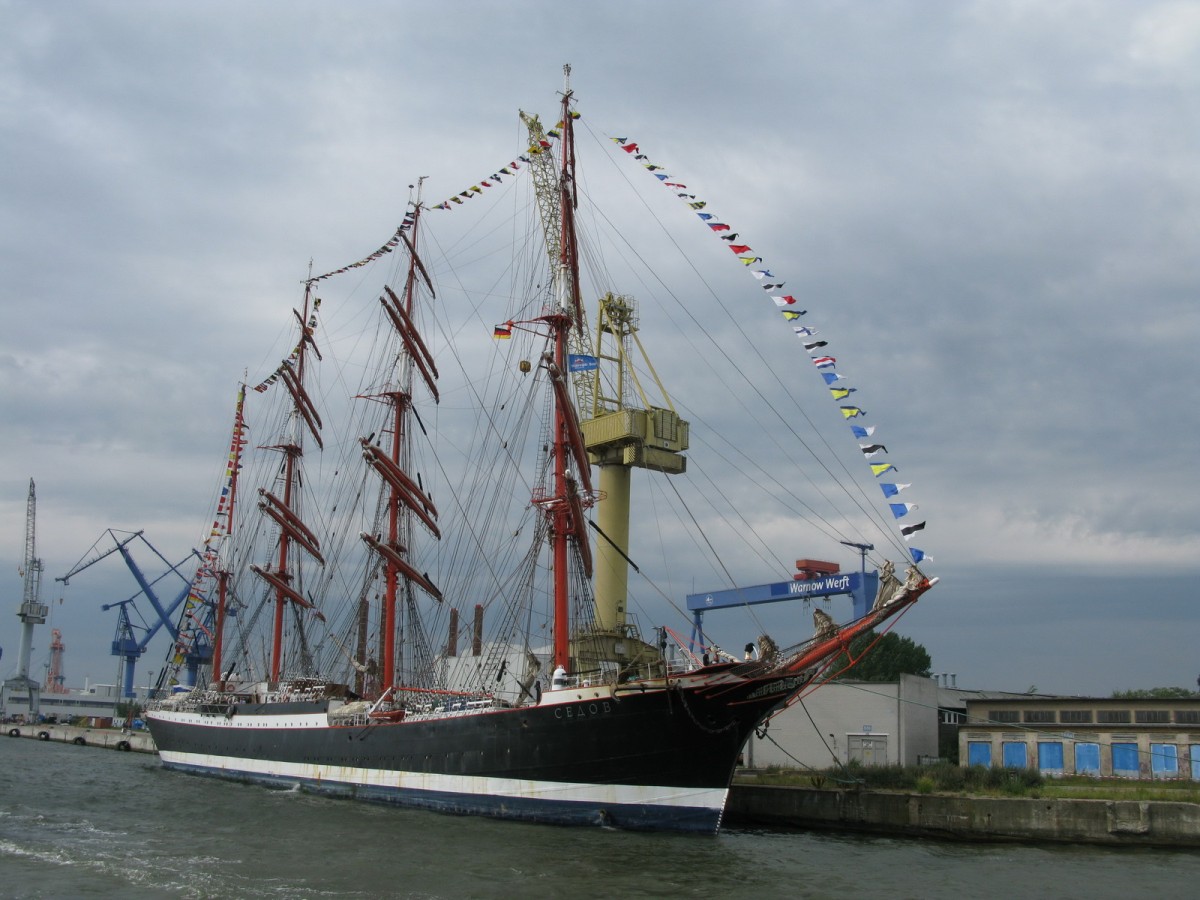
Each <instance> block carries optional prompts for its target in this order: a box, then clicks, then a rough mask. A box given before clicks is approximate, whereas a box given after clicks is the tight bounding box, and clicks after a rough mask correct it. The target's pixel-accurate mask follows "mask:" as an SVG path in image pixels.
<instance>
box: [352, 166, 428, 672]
mask: <svg viewBox="0 0 1200 900" xmlns="http://www.w3.org/2000/svg"><path fill="white" fill-rule="evenodd" d="M418 185H419V183H418ZM420 218H421V200H420V188H419V186H418V193H417V199H416V202H415V203H414V204H413V210H412V213H411V214H410V216H409V218H408V219H407V221H406V224H407V226H408V231H409V234H411V237H408V236H406V235H405V234H404V232H403V230H401V236H402V237H403V238H404V243H405V245H406V246H407V247H408V251H409V260H408V274H407V276H406V278H405V282H404V291H403V296H402V297H401V296H398V295H397V294H396V292H395V291H393V290H392V289H391V288H390V287H388V286H386V285H385V286H384V295H383V296H381V297H380V298H379V302H380V305H381V306H382V307H383V310H384V313H385V314H386V316H387V319H388V320H389V321H390V322H391V324H392V326H393V327H394V328H395V330H396V333H397V335H399V337H400V343H401V346H402V348H403V353H402V354H401V356H400V361H399V363H398V364H397V371H396V376H395V387H394V389H393V390H388V391H384V392H381V393H380V394H377V395H374V397H373V398H372V399H377V400H381V401H383V402H385V403H388V404H389V405H390V406H391V410H390V423H389V424H390V430H391V440H390V441H389V442H388V445H387V449H386V450H385V449H384V448H383V447H381V446H376V445H373V444H371V443H370V442H369V441H367V440H365V439H364V440H363V442H362V444H363V458H364V459H365V460H366V462H367V464H368V465H370V466H371V467H372V468H373V469H374V470H375V471H376V472H377V473H378V474H379V476H380V477H381V478H382V479H383V481H384V483H385V484H386V486H387V488H388V494H387V499H386V516H387V533H386V535H384V536H383V537H382V539H381V538H380V537H377V536H374V535H369V534H363V535H362V539H363V541H364V542H365V543H366V544H367V546H368V547H370V548H371V549H372V550H373V551H375V552H376V553H377V554H378V555H379V556H380V557H381V558H382V560H383V565H384V570H383V577H384V589H383V598H382V604H383V606H382V610H381V614H380V623H379V627H380V636H379V655H380V657H381V659H380V687H381V690H382V691H386V690H388V689H389V688H391V687H394V686H395V684H396V679H397V666H396V661H397V660H396V632H397V628H398V613H397V602H398V600H399V599H400V596H401V593H402V590H403V588H404V587H405V586H407V585H409V584H415V585H417V586H418V587H420V588H421V589H422V590H424V591H425V592H426V593H428V594H430V596H432V597H434V598H435V599H437V600H440V599H441V592H440V591H439V590H438V589H437V587H436V586H435V585H434V584H433V583H432V582H431V581H430V580H429V578H428V577H427V576H425V575H424V574H422V573H420V572H418V571H417V570H416V569H415V568H414V567H413V565H412V563H411V562H410V555H409V554H410V550H409V547H408V543H409V540H410V538H411V531H412V528H411V523H412V520H413V519H414V518H415V519H416V520H418V521H420V522H421V523H422V524H424V526H425V527H426V528H427V529H428V530H429V531H430V533H431V534H432V535H433V536H434V537H435V538H438V537H440V536H441V533H440V531H439V530H438V526H437V515H438V514H437V508H436V507H435V506H434V504H433V501H432V500H431V499H430V498H429V497H428V496H427V495H426V494H425V491H424V489H423V488H422V487H421V485H420V484H419V483H418V482H417V481H416V480H415V479H413V478H412V477H411V476H410V475H409V474H408V472H407V471H406V470H405V467H406V465H407V464H408V459H407V456H408V452H407V438H408V434H407V424H408V414H409V410H410V409H411V408H412V397H413V394H412V390H413V381H414V377H415V375H417V374H419V375H420V376H421V380H422V382H423V383H424V384H425V386H426V388H427V389H428V390H429V393H430V394H431V395H432V397H433V399H434V401H435V402H436V401H437V400H438V399H439V397H438V390H437V381H436V379H437V376H438V371H437V366H436V365H435V364H434V361H433V356H432V354H431V353H430V352H429V350H428V348H427V347H426V345H425V342H424V340H423V339H422V338H421V334H420V332H419V331H418V330H417V327H416V324H415V319H414V313H415V311H416V293H417V287H418V283H417V281H418V276H420V278H421V280H423V281H424V282H425V284H426V286H427V287H428V288H429V291H430V294H433V285H432V283H431V282H430V280H429V275H428V273H427V272H426V271H425V267H424V265H423V264H422V263H421V259H420V257H419V256H418V255H417V231H418V228H419V224H420ZM402 228H403V226H402Z"/></svg>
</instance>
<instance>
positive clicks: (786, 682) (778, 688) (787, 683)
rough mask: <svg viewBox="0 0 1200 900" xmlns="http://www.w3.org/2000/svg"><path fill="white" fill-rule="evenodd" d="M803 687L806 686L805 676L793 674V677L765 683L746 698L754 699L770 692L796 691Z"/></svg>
mask: <svg viewBox="0 0 1200 900" xmlns="http://www.w3.org/2000/svg"><path fill="white" fill-rule="evenodd" d="M801 687H804V678H803V677H802V676H796V675H793V676H792V677H791V678H783V679H780V680H779V681H773V682H771V683H770V684H764V685H763V686H762V687H757V688H755V689H754V690H752V691H751V692H750V693H749V694H747V695H746V699H747V700H754V699H756V698H758V697H766V696H768V695H770V694H782V693H784V692H785V691H794V690H796V689H797V688H801Z"/></svg>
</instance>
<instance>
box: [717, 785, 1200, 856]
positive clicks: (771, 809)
mask: <svg viewBox="0 0 1200 900" xmlns="http://www.w3.org/2000/svg"><path fill="white" fill-rule="evenodd" d="M725 821H726V822H727V823H729V824H750V823H758V824H764V825H788V826H795V827H803V828H814V829H818V828H822V829H830V828H835V829H841V830H851V831H871V832H879V833H885V834H897V835H909V836H928V837H942V838H953V839H957V840H980V841H1004V840H1011V841H1051V842H1063V843H1086V844H1107V845H1120V846H1159V847H1162V846H1173V847H1200V804H1195V803H1176V802H1163V801H1144V800H1074V799H1065V800H1064V799H1057V798H1055V799H1048V798H1041V799H1033V798H1026V797H964V796H955V795H937V794H913V793H904V792H891V791H889V792H881V791H860V790H838V789H821V788H803V787H793V786H777V785H753V784H734V785H733V788H732V790H731V791H730V794H729V802H728V804H727V805H726V809H725Z"/></svg>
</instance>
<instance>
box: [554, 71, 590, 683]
mask: <svg viewBox="0 0 1200 900" xmlns="http://www.w3.org/2000/svg"><path fill="white" fill-rule="evenodd" d="M565 72H566V75H567V77H568V78H569V77H570V67H565ZM571 96H572V95H571V90H570V85H569V84H567V85H565V86H564V90H563V97H562V118H561V120H560V127H561V129H562V163H561V169H560V172H559V191H560V202H559V211H560V212H559V215H560V226H559V227H560V240H559V258H558V259H557V260H556V261H555V263H556V266H557V269H558V271H557V277H556V282H557V294H558V296H557V303H558V309H557V311H556V312H554V313H553V314H551V315H547V316H545V317H544V321H545V322H546V323H547V324H548V325H549V326H550V329H551V332H552V335H553V339H554V350H553V356H554V358H553V361H552V362H551V365H550V377H551V380H552V382H553V384H554V388H555V390H554V396H555V403H554V433H553V435H552V440H553V451H552V452H553V471H554V494H553V496H552V498H551V502H550V503H549V504H548V508H549V512H550V547H551V558H552V561H553V570H554V581H553V585H554V665H555V667H556V668H557V667H559V666H561V667H562V668H564V669H568V670H569V669H570V655H571V615H570V585H569V582H568V579H567V575H568V569H567V561H568V557H569V555H570V546H571V539H572V538H575V539H576V540H578V541H579V542H580V543H581V544H585V543H586V541H587V535H586V534H585V533H584V529H585V525H584V521H583V510H582V507H581V505H580V504H579V502H578V500H577V496H578V495H577V491H578V489H579V485H577V484H576V483H575V480H574V479H573V478H572V477H571V476H570V474H569V472H568V468H567V463H568V460H570V459H572V458H574V460H575V463H576V469H577V470H578V473H579V477H580V479H581V480H583V481H584V483H585V485H586V490H587V492H588V493H590V492H591V485H590V470H589V466H588V461H587V454H586V452H584V450H583V443H582V438H581V437H580V436H579V426H578V423H577V421H576V418H575V408H574V406H573V404H572V403H571V398H570V395H569V392H568V389H567V385H566V380H565V379H566V374H565V373H566V372H567V371H568V365H567V338H568V336H569V334H570V331H571V327H572V326H573V325H575V326H578V327H582V323H581V318H582V304H581V302H580V294H579V252H578V244H577V242H576V238H575V208H576V205H577V203H578V198H577V196H576V191H575V136H574V130H573V129H572V118H571V108H570V104H571Z"/></svg>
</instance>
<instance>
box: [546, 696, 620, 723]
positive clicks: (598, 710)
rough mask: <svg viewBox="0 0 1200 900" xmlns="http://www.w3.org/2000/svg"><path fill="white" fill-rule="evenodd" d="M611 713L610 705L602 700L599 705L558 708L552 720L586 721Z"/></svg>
mask: <svg viewBox="0 0 1200 900" xmlns="http://www.w3.org/2000/svg"><path fill="white" fill-rule="evenodd" d="M610 712H612V704H611V703H609V702H608V701H607V700H602V701H600V702H599V703H588V704H586V705H584V704H582V703H581V704H579V706H560V707H558V708H557V709H556V710H554V718H556V719H586V718H587V717H588V716H598V715H601V714H602V713H610Z"/></svg>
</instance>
